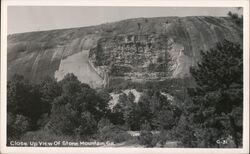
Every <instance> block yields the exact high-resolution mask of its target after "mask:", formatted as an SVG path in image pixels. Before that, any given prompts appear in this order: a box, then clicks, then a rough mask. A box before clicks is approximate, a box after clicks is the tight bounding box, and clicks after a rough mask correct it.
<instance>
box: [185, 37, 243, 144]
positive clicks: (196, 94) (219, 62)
mask: <svg viewBox="0 0 250 154" xmlns="http://www.w3.org/2000/svg"><path fill="white" fill-rule="evenodd" d="M201 57H202V60H201V62H200V63H198V66H197V67H194V68H191V70H190V71H191V74H192V76H193V77H194V78H195V80H196V83H197V87H196V88H194V89H189V94H190V96H191V98H192V100H193V103H194V105H193V106H192V107H191V108H193V112H194V118H193V121H194V123H195V124H196V125H197V126H199V127H200V128H201V129H202V130H204V132H203V134H204V136H202V137H201V138H202V139H203V140H205V141H204V142H205V145H204V146H207V147H211V146H216V140H218V139H220V138H227V137H228V136H232V137H233V140H234V143H235V147H239V146H240V143H241V139H240V138H241V137H242V125H243V124H242V118H243V117H242V114H243V51H242V48H241V46H240V45H239V44H235V43H232V42H229V41H227V40H224V41H223V42H222V43H218V44H217V46H216V48H214V49H211V50H209V51H207V52H201ZM199 134H201V133H199Z"/></svg>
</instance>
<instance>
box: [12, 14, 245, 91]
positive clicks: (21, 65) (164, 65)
mask: <svg viewBox="0 0 250 154" xmlns="http://www.w3.org/2000/svg"><path fill="white" fill-rule="evenodd" d="M223 39H227V40H231V41H233V42H238V43H240V44H242V28H241V27H239V26H238V25H236V24H235V23H234V22H233V21H232V20H231V19H229V18H226V17H220V18H218V17H183V18H178V17H166V18H163V17H161V18H138V19H129V20H124V21H120V22H115V23H108V24H102V25H98V26H91V27H83V28H73V29H63V30H53V31H44V32H31V33H22V34H14V35H10V36H8V78H11V77H12V76H13V74H14V73H18V74H22V75H24V76H25V77H27V78H28V79H30V80H31V81H35V82H36V81H39V80H41V79H42V78H43V77H45V76H51V77H57V78H58V71H60V70H63V69H64V68H62V67H61V68H60V64H62V63H63V62H64V59H67V57H69V56H71V55H74V54H76V53H79V52H82V51H83V50H89V51H90V53H89V65H90V66H91V67H92V68H93V69H91V71H93V72H94V73H97V74H98V75H99V76H100V77H101V78H102V80H103V81H104V85H105V84H106V85H108V84H109V80H112V79H113V78H122V79H125V80H132V81H145V80H164V79H166V78H183V77H186V76H190V74H189V68H190V66H194V65H195V64H196V63H197V61H199V60H200V50H208V49H210V48H212V47H214V45H215V44H216V43H217V42H221V41H222V40H223ZM85 60H86V59H85ZM66 65H67V64H66V63H65V65H64V67H67V66H66ZM86 65H87V63H86ZM83 68H84V67H83ZM56 71H57V73H56V74H55V72H56ZM78 76H79V75H78ZM60 78H61V77H60ZM81 78H82V79H83V82H84V80H85V79H86V78H87V76H85V77H81ZM90 81H91V80H88V79H86V81H85V82H86V83H90ZM98 84H99V83H98ZM94 87H95V86H94Z"/></svg>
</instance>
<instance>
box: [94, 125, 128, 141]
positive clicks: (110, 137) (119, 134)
mask: <svg viewBox="0 0 250 154" xmlns="http://www.w3.org/2000/svg"><path fill="white" fill-rule="evenodd" d="M99 139H100V140H101V141H112V142H114V143H121V142H124V141H128V140H130V139H132V136H130V135H129V134H128V133H127V132H126V131H125V129H122V128H121V127H119V126H114V125H110V126H105V127H103V128H102V129H100V130H99Z"/></svg>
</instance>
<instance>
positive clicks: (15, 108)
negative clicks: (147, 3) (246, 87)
mask: <svg viewBox="0 0 250 154" xmlns="http://www.w3.org/2000/svg"><path fill="white" fill-rule="evenodd" d="M51 10H53V11H51ZM242 12H243V8H241V7H217V8H215V7H200V8H199V7H197V8H195V7H193V8H185V7H180V8H178V7H119V8H118V7H104V6H103V7H87V6H79V7H76V6H75V7H74V6H60V7H59V6H9V7H8V37H7V80H8V82H7V111H6V115H7V139H6V146H8V147H33V146H38V147H110V148H111V147H112V148H116V147H132V148H133V147H137V148H153V147H154V148H242V146H243V15H242ZM17 14H18V17H17ZM28 19H29V20H28Z"/></svg>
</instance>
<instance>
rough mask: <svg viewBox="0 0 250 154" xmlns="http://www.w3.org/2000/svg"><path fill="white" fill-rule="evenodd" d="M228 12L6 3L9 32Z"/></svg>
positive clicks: (198, 9)
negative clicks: (140, 18) (13, 4)
mask: <svg viewBox="0 0 250 154" xmlns="http://www.w3.org/2000/svg"><path fill="white" fill-rule="evenodd" d="M229 11H232V12H239V10H238V9H237V8H230V7H227V8H225V7H213V8H206V7H196V8H195V7H189V8H188V7H98V6H95V7H93V6H92V7H86V6H9V7H8V19H7V20H8V34H13V33H22V32H29V31H41V30H51V29H63V28H73V27H85V26H90V25H98V24H102V23H107V22H114V21H119V20H123V19H129V18H138V17H167V16H180V17H183V16H226V15H227V13H228V12H229ZM240 11H242V10H240Z"/></svg>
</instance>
